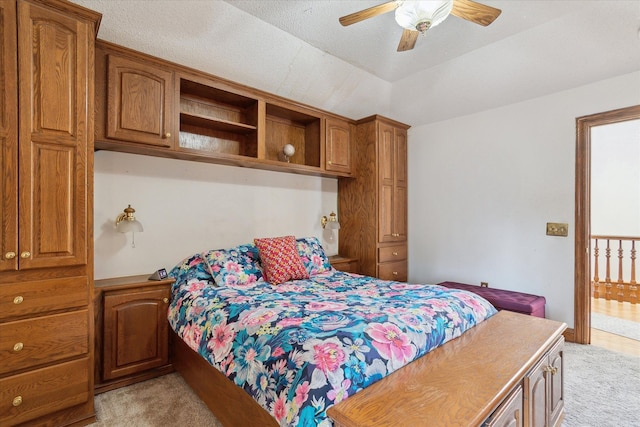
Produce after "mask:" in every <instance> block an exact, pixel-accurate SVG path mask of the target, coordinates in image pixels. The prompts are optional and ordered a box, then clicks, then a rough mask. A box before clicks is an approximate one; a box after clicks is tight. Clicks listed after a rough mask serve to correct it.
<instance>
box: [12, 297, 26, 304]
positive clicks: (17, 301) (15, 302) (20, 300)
mask: <svg viewBox="0 0 640 427" xmlns="http://www.w3.org/2000/svg"><path fill="white" fill-rule="evenodd" d="M22 301H24V298H23V297H22V295H18V296H17V297H15V298H14V299H13V303H14V304H15V305H18V304H22Z"/></svg>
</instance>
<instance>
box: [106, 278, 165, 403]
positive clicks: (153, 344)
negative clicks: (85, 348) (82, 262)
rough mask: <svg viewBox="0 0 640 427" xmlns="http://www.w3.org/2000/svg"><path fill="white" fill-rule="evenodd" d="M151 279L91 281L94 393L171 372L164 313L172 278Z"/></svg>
mask: <svg viewBox="0 0 640 427" xmlns="http://www.w3.org/2000/svg"><path fill="white" fill-rule="evenodd" d="M148 277H149V275H146V274H145V275H141V276H129V277H116V278H112V279H102V280H96V281H95V288H94V289H95V292H94V293H95V300H94V302H95V328H96V329H95V330H96V352H95V354H96V358H95V359H96V365H95V368H96V369H95V392H96V393H102V392H104V391H108V390H112V389H114V388H118V387H123V386H125V385H129V384H133V383H135V382H139V381H144V380H147V379H150V378H153V377H157V376H160V375H164V374H167V373H169V372H171V371H173V367H172V366H171V361H170V359H169V323H168V321H167V309H168V307H169V299H170V298H171V284H172V283H173V281H174V279H173V278H168V279H163V280H148Z"/></svg>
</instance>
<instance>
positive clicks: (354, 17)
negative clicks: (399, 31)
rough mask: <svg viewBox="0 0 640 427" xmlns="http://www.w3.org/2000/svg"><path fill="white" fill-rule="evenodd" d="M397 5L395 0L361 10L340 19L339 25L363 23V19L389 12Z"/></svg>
mask: <svg viewBox="0 0 640 427" xmlns="http://www.w3.org/2000/svg"><path fill="white" fill-rule="evenodd" d="M398 4H399V2H398V1H395V0H394V1H388V2H386V3H382V4H379V5H377V6H373V7H370V8H368V9H364V10H361V11H360V12H355V13H352V14H351V15H346V16H343V17H342V18H340V23H341V24H342V25H343V26H345V27H346V26H347V25H351V24H355V23H356V22H360V21H364V20H365V19H369V18H373V17H374V16H378V15H382V14H383V13H387V12H391V11H392V10H395V9H396V8H397V7H398Z"/></svg>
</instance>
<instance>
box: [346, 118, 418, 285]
mask: <svg viewBox="0 0 640 427" xmlns="http://www.w3.org/2000/svg"><path fill="white" fill-rule="evenodd" d="M408 128H409V126H407V125H404V124H402V123H399V122H396V121H394V120H390V119H387V118H384V117H381V116H371V117H368V118H365V119H362V120H359V121H358V122H357V123H356V142H355V144H354V145H353V155H352V156H351V157H352V165H353V170H352V172H353V174H354V175H355V178H353V179H340V180H339V182H338V217H339V219H340V223H341V224H342V227H341V228H340V243H339V252H340V254H341V255H343V256H347V257H353V258H357V259H358V260H359V261H360V273H362V274H366V275H368V276H374V277H379V278H381V279H387V280H399V281H406V280H407V129H408Z"/></svg>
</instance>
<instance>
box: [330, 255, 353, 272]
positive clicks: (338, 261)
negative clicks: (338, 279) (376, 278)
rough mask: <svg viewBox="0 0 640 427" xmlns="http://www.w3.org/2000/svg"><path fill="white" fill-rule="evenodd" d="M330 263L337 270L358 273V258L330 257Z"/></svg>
mask: <svg viewBox="0 0 640 427" xmlns="http://www.w3.org/2000/svg"><path fill="white" fill-rule="evenodd" d="M329 262H330V263H331V265H332V266H333V268H335V269H336V270H340V271H344V272H346V273H357V272H358V259H357V258H347V257H343V256H341V255H332V256H330V257H329Z"/></svg>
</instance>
